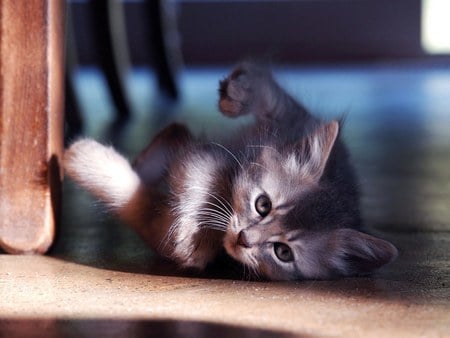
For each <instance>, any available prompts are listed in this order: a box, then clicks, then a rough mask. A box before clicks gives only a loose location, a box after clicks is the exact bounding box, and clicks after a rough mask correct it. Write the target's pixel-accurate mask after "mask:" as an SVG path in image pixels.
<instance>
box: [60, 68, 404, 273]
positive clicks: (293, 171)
mask: <svg viewBox="0 0 450 338" xmlns="http://www.w3.org/2000/svg"><path fill="white" fill-rule="evenodd" d="M219 93H220V98H219V109H220V110H221V111H222V113H224V114H225V115H227V116H230V117H238V116H241V115H244V114H251V115H253V116H254V118H255V123H254V124H253V125H252V126H250V127H246V128H243V129H242V130H241V131H240V132H238V133H236V135H234V136H233V137H232V138H231V139H230V140H228V141H226V142H224V143H216V142H208V141H203V140H200V139H197V138H195V137H194V136H192V135H191V133H190V132H189V130H187V128H186V127H184V126H182V125H178V124H174V125H171V126H169V127H167V128H166V129H164V130H163V131H162V132H161V133H160V134H159V135H158V136H157V137H156V138H155V139H154V140H153V141H152V143H151V144H150V145H149V146H148V147H147V149H145V150H144V151H143V152H142V153H141V155H140V156H139V157H138V159H137V160H136V161H135V164H134V171H135V172H136V173H137V174H138V176H139V177H140V180H141V183H140V189H138V192H137V193H135V194H134V195H133V196H130V198H129V201H130V202H129V203H123V205H121V206H117V203H116V205H113V203H111V202H109V201H106V202H107V203H109V204H110V205H113V206H114V207H113V211H114V212H116V213H117V214H118V215H119V216H121V217H122V218H123V219H124V220H125V221H126V222H128V223H130V224H131V225H132V226H133V227H134V228H135V229H136V230H137V231H138V232H140V233H141V235H142V236H143V237H144V239H146V240H147V241H148V242H149V244H150V245H151V246H152V247H153V248H154V249H155V250H157V251H159V252H160V253H161V254H162V255H164V256H167V257H169V258H170V259H173V260H175V261H176V262H178V263H179V264H180V265H181V266H182V267H193V268H197V269H204V268H205V267H206V266H207V265H208V264H209V263H211V262H212V261H214V259H215V258H216V256H217V255H218V253H219V252H220V251H221V250H222V249H223V248H225V250H226V252H227V253H228V254H229V255H230V256H231V257H233V258H234V259H235V260H236V261H238V262H240V263H241V264H243V265H244V266H246V267H247V268H248V269H249V270H251V271H252V272H253V273H254V275H255V276H256V277H261V278H267V279H272V280H289V279H305V278H319V279H323V278H334V277H339V276H349V275H354V274H359V273H368V272H371V271H373V270H375V269H377V268H379V267H381V266H383V265H384V264H386V263H388V262H390V261H392V260H393V259H394V258H395V257H396V255H397V250H396V249H395V247H394V246H393V245H392V244H390V243H388V242H386V241H384V240H381V239H379V238H375V237H373V236H370V235H368V234H365V233H362V232H360V231H359V230H358V229H359V227H360V224H361V219H360V213H359V192H358V189H357V183H356V179H355V174H354V171H353V168H352V166H351V165H350V163H349V159H348V156H347V151H346V149H345V147H344V145H343V143H342V141H341V140H340V137H339V132H340V125H339V122H337V121H331V122H324V121H320V120H319V119H317V118H315V117H313V116H312V115H310V114H309V113H308V112H307V111H306V109H305V108H304V107H303V106H302V105H301V104H300V103H298V102H297V101H295V100H294V99H293V98H292V97H291V96H289V95H288V94H287V93H286V92H285V91H284V90H283V89H282V88H281V87H280V86H279V85H278V84H277V83H276V82H275V81H274V79H273V77H272V75H271V73H270V72H269V71H268V70H267V69H266V68H264V67H261V66H259V65H256V64H252V63H242V64H239V65H238V66H237V67H236V68H235V69H234V71H233V72H232V73H231V74H230V75H229V76H228V77H227V78H226V79H224V80H223V81H221V82H220V88H219ZM77 149H78V150H77V151H82V150H80V147H78V148H77ZM67 153H68V154H69V155H71V156H66V158H67V160H66V167H67V168H70V169H71V170H70V172H69V175H70V176H71V177H73V178H74V179H75V180H77V181H78V182H79V183H80V184H81V185H83V182H84V181H83V180H82V179H79V178H80V177H83V175H84V176H85V175H87V173H86V174H85V172H83V170H84V169H83V166H82V165H77V164H76V163H73V162H74V161H75V160H71V159H76V158H79V156H78V157H77V156H72V155H73V154H72V153H71V149H69V150H68V151H67ZM90 184H91V185H84V187H85V188H86V189H88V190H89V191H91V192H92V193H93V194H94V195H96V196H98V197H100V198H101V197H102V195H101V194H100V193H97V190H99V188H97V187H95V186H93V185H92V183H90ZM104 190H105V189H104V187H103V190H102V194H104ZM261 196H263V197H261ZM122 197H123V196H122ZM155 229H158V230H155Z"/></svg>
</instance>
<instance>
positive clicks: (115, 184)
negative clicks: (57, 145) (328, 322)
mask: <svg viewBox="0 0 450 338" xmlns="http://www.w3.org/2000/svg"><path fill="white" fill-rule="evenodd" d="M64 169H65V172H66V173H67V175H69V176H70V177H71V178H72V179H73V180H74V181H75V182H76V183H78V184H79V185H80V186H81V187H83V188H84V189H86V190H87V191H89V192H90V193H91V194H92V195H94V196H95V197H96V198H98V199H99V200H100V201H101V202H103V203H104V204H105V205H106V206H107V207H108V208H110V209H112V211H114V212H116V213H118V214H120V213H121V212H122V211H123V209H124V208H125V207H126V206H127V204H128V203H129V201H130V200H131V199H132V198H133V196H134V195H135V194H136V193H137V191H138V189H139V186H140V183H141V182H140V178H139V176H138V175H137V174H136V172H135V171H134V170H133V169H132V168H131V166H130V163H129V162H128V160H127V159H125V158H124V157H123V156H122V155H120V154H119V153H117V152H116V151H115V150H114V149H113V148H112V147H106V146H104V145H101V144H100V143H98V142H96V141H94V140H91V139H81V140H79V141H76V142H75V143H73V144H72V145H71V146H70V147H69V148H68V149H67V150H66V152H65V154H64Z"/></svg>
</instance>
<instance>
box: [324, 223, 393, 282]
mask: <svg viewBox="0 0 450 338" xmlns="http://www.w3.org/2000/svg"><path fill="white" fill-rule="evenodd" d="M326 243H327V245H326V247H325V248H323V250H324V251H323V252H322V258H324V261H325V262H327V263H326V264H327V265H328V266H329V268H330V275H339V276H352V275H357V274H367V273H370V272H372V271H374V270H377V269H379V268H381V267H382V266H383V265H385V264H387V263H390V262H391V261H393V260H394V259H395V258H396V257H397V254H398V252H397V249H396V248H395V247H394V246H393V245H392V244H391V243H389V242H388V241H385V240H383V239H380V238H377V237H374V236H371V235H368V234H365V233H363V232H360V231H357V230H353V229H337V230H333V231H332V232H331V233H330V234H329V237H328V239H327V241H326Z"/></svg>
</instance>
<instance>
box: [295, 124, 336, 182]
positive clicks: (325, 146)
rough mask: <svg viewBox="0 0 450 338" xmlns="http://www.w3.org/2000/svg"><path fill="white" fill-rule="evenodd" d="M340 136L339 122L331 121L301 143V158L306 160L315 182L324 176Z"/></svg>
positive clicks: (307, 167)
mask: <svg viewBox="0 0 450 338" xmlns="http://www.w3.org/2000/svg"><path fill="white" fill-rule="evenodd" d="M338 135H339V122H337V121H331V122H329V123H324V124H321V125H320V126H319V127H318V128H317V129H316V130H314V131H313V132H312V133H311V134H310V135H309V136H308V137H307V138H306V139H304V140H302V141H301V142H300V143H299V151H300V154H301V155H300V158H302V159H306V163H305V165H306V169H307V171H308V173H309V175H311V176H312V177H313V179H314V180H317V181H318V180H319V179H320V177H321V176H322V174H323V171H324V170H325V166H326V164H327V161H328V158H329V157H330V154H331V150H332V149H333V146H334V144H335V143H336V140H337V137H338Z"/></svg>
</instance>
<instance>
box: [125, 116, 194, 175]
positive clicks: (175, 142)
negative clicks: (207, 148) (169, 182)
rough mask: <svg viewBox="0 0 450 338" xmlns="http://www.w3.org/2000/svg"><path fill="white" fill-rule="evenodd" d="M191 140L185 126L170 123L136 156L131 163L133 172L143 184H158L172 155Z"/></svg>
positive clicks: (191, 137) (190, 135)
mask: <svg viewBox="0 0 450 338" xmlns="http://www.w3.org/2000/svg"><path fill="white" fill-rule="evenodd" d="M191 139H193V136H192V134H191V132H190V131H189V129H188V128H187V127H186V126H184V125H182V124H178V123H172V124H171V125H169V126H168V127H166V128H164V129H163V130H162V131H160V132H159V133H158V134H157V135H156V136H155V138H154V139H153V140H152V142H151V143H150V144H149V145H148V146H147V147H146V148H145V149H144V150H143V151H142V152H141V153H140V154H139V155H138V157H137V158H136V160H135V161H134V163H133V168H134V170H135V171H136V172H137V173H138V175H139V177H140V178H141V180H142V181H143V182H145V183H153V182H159V180H160V178H161V176H162V175H163V174H164V172H165V171H166V170H167V168H168V166H169V164H170V162H171V161H172V158H173V155H174V154H176V152H177V151H180V149H183V148H184V147H185V146H186V144H188V143H189V141H190V140H191Z"/></svg>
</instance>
